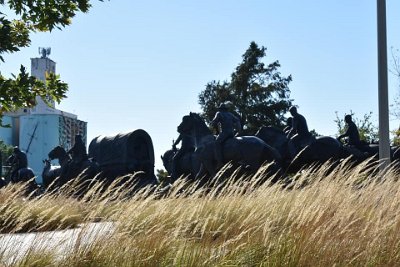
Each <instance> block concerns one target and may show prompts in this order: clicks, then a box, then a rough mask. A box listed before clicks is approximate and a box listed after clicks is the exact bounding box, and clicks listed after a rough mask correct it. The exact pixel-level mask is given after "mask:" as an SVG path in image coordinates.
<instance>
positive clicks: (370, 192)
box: [0, 163, 400, 267]
mask: <svg viewBox="0 0 400 267" xmlns="http://www.w3.org/2000/svg"><path fill="white" fill-rule="evenodd" d="M264 171H265V169H261V170H260V171H259V172H258V173H257V174H255V175H253V176H251V177H237V175H235V174H232V175H231V177H230V179H228V180H227V181H225V183H224V186H223V187H222V186H221V187H214V188H211V189H208V190H194V188H195V185H189V184H185V183H184V182H180V183H178V184H176V185H174V187H173V188H172V190H171V191H170V193H169V194H168V195H165V196H163V197H160V196H159V195H152V194H150V196H149V192H148V191H146V190H144V191H142V192H139V193H137V194H135V195H134V196H129V197H128V195H129V193H128V192H127V191H126V190H125V189H124V188H123V187H122V188H121V187H117V186H116V187H112V188H110V189H108V191H107V192H106V194H98V193H97V192H98V191H99V187H100V185H98V187H95V188H94V189H92V190H91V191H90V192H89V193H88V194H87V195H86V196H85V197H84V198H83V199H80V200H77V199H76V198H71V197H68V195H69V194H68V190H74V189H73V186H72V187H71V188H70V189H68V188H66V189H65V190H63V192H62V193H59V194H54V195H43V196H42V197H40V198H33V199H29V198H24V197H23V196H22V195H21V193H20V192H21V189H20V188H19V187H9V188H5V189H2V190H1V191H0V203H1V204H0V209H1V212H0V231H1V232H2V233H18V232H27V231H48V230H57V229H66V228H74V227H77V226H78V225H82V224H83V225H85V224H87V223H91V222H99V221H102V222H112V223H113V225H114V226H115V228H114V230H113V231H112V232H110V233H109V234H106V235H98V237H97V238H94V239H93V240H92V241H91V242H89V243H88V242H83V241H84V240H83V239H84V238H85V235H84V231H85V228H83V230H82V234H81V236H80V237H78V242H75V243H74V244H73V247H71V249H70V250H69V252H68V253H64V254H60V253H59V252H56V251H55V250H54V249H53V250H49V249H46V247H42V248H40V249H36V248H33V247H32V249H29V250H28V252H27V253H25V254H24V255H23V256H22V257H20V258H18V259H14V260H12V261H10V259H7V258H6V257H5V255H6V253H1V251H0V260H1V262H2V264H4V265H5V266H8V265H10V266H324V267H325V266H400V231H399V230H400V183H399V182H398V181H397V178H398V177H399V174H398V173H397V172H396V171H395V170H394V169H389V170H387V171H386V172H384V173H382V172H381V173H379V172H376V171H374V170H373V169H372V167H369V165H368V164H367V163H365V164H363V165H359V166H358V167H356V168H349V167H348V165H347V164H346V163H343V164H342V165H340V166H338V167H337V168H335V169H332V168H329V166H328V165H325V166H322V167H321V168H320V169H318V170H315V169H307V170H304V171H302V172H301V173H299V174H297V175H295V176H293V177H292V180H293V182H292V184H289V185H288V184H285V186H283V185H282V184H280V183H276V184H273V185H271V184H270V183H268V182H266V183H264V184H263V185H260V180H261V179H265V175H264ZM79 239H81V240H79ZM79 241H82V242H79ZM36 242H39V243H40V240H37V241H36ZM43 242H44V240H43ZM0 245H2V246H3V247H4V244H0ZM3 252H4V251H3Z"/></svg>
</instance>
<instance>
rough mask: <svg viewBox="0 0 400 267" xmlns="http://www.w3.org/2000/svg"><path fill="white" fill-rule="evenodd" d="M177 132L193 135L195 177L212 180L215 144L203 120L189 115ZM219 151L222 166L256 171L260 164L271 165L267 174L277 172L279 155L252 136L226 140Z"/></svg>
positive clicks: (214, 165)
mask: <svg viewBox="0 0 400 267" xmlns="http://www.w3.org/2000/svg"><path fill="white" fill-rule="evenodd" d="M178 129H179V131H189V132H191V133H196V135H194V136H193V137H194V138H195V142H196V151H195V152H194V153H195V154H197V156H198V159H199V161H200V163H201V166H200V170H199V171H198V173H197V174H196V178H198V179H201V178H202V177H203V175H205V174H208V175H210V176H211V177H213V176H214V175H215V174H216V172H217V171H218V167H217V166H216V164H215V161H216V158H215V150H216V149H215V145H216V143H217V142H215V137H214V135H213V134H212V132H211V130H210V128H208V127H207V125H206V123H205V122H204V120H203V118H202V117H201V116H200V115H199V114H197V113H192V112H191V113H190V114H189V115H186V116H184V117H183V118H182V122H181V124H180V125H179V126H178ZM228 136H229V135H228ZM230 136H232V135H230ZM222 149H223V154H224V162H225V163H227V162H229V161H231V162H232V163H233V164H235V165H238V164H239V165H241V166H244V167H246V169H247V170H252V171H255V170H257V169H258V168H259V167H260V166H261V165H262V164H263V163H264V162H269V163H272V165H271V166H270V168H269V170H271V171H277V170H278V169H279V168H280V166H279V163H280V161H281V157H280V154H279V152H278V151H277V150H276V149H274V148H272V147H270V146H269V145H267V144H266V143H265V142H264V141H262V140H261V139H260V138H258V137H255V136H240V137H232V138H227V139H226V141H225V142H224V145H223V147H222Z"/></svg>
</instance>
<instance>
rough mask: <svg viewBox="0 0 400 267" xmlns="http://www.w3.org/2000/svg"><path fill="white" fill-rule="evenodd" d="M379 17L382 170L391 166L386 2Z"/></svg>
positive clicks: (379, 7) (379, 0)
mask: <svg viewBox="0 0 400 267" xmlns="http://www.w3.org/2000/svg"><path fill="white" fill-rule="evenodd" d="M377 15H378V101H379V160H381V163H382V165H381V170H383V169H384V168H386V167H387V166H388V165H389V164H390V143H389V100H388V98H389V97H388V70H387V43H386V0H377Z"/></svg>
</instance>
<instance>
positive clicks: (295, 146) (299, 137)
mask: <svg viewBox="0 0 400 267" xmlns="http://www.w3.org/2000/svg"><path fill="white" fill-rule="evenodd" d="M289 111H290V114H291V115H292V117H293V119H292V128H291V129H290V131H289V132H288V133H287V137H288V138H290V140H289V143H288V149H289V153H290V156H291V157H292V158H294V157H295V156H296V153H297V152H298V150H299V149H300V146H301V144H302V142H303V141H306V140H307V139H309V138H310V137H311V133H310V132H309V130H308V126H307V121H306V119H305V118H304V116H303V115H301V114H299V113H298V112H297V108H296V107H294V106H292V107H290V109H289Z"/></svg>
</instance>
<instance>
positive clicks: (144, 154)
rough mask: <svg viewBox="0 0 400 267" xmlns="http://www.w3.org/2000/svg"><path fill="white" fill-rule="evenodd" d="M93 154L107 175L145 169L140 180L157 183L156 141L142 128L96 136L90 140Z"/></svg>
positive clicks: (90, 153)
mask: <svg viewBox="0 0 400 267" xmlns="http://www.w3.org/2000/svg"><path fill="white" fill-rule="evenodd" d="M89 157H90V158H92V159H93V160H94V161H96V162H97V163H98V165H99V168H100V171H101V173H102V174H101V175H102V176H103V177H105V178H106V179H115V178H116V177H119V176H123V175H127V174H133V173H137V172H141V174H139V177H140V180H141V182H140V183H144V184H156V183H157V179H156V177H155V175H154V148H153V142H152V141H151V137H150V136H149V134H148V133H147V132H146V131H144V130H142V129H139V130H135V131H132V132H129V133H124V134H122V133H121V134H117V135H114V136H98V137H96V138H94V139H93V140H92V141H91V142H90V144H89Z"/></svg>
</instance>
